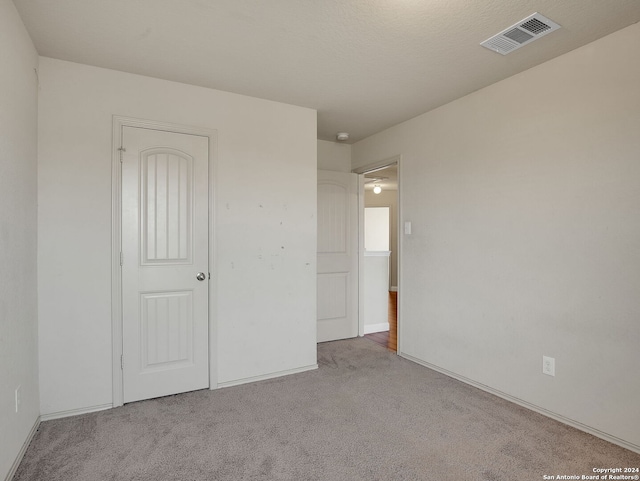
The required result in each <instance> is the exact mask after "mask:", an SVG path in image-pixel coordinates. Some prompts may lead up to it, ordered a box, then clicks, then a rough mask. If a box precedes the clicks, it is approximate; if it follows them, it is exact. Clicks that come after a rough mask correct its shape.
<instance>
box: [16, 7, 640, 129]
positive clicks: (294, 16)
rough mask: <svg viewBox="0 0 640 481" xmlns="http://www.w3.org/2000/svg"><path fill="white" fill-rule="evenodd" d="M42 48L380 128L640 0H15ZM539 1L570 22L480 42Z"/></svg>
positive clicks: (533, 59) (536, 59) (622, 14)
mask: <svg viewBox="0 0 640 481" xmlns="http://www.w3.org/2000/svg"><path fill="white" fill-rule="evenodd" d="M14 3H15V4H16V7H17V8H18V11H19V12H20V15H21V16H22V19H23V21H24V23H25V25H26V27H27V29H28V31H29V33H30V34H31V37H32V38H33V41H34V43H35V46H36V48H37V50H38V52H39V53H40V55H43V56H47V57H53V58H58V59H63V60H69V61H73V62H79V63H84V64H89V65H95V66H99V67H105V68H111V69H116V70H121V71H125V72H132V73H137V74H142V75H148V76H152V77H158V78H163V79H168V80H174V81H178V82H184V83H189V84H193V85H200V86H204V87H210V88H215V89H219V90H226V91H229V92H236V93H239V94H244V95H250V96H255V97H260V98H264V99H270V100H276V101H279V102H285V103H290V104H294V105H300V106H304V107H311V108H314V109H317V110H318V138H320V139H324V140H335V134H336V132H338V131H346V132H349V133H350V134H351V139H350V141H349V142H354V141H357V140H360V139H362V138H364V137H367V136H369V135H372V134H374V133H376V132H379V131H381V130H383V129H385V128H387V127H390V126H392V125H394V124H397V123H399V122H402V121H404V120H407V119H410V118H412V117H415V116H416V115H419V114H421V113H424V112H426V111H428V110H431V109H433V108H435V107H438V106H440V105H443V104H445V103H447V102H450V101H451V100H454V99H456V98H459V97H462V96H464V95H466V94H468V93H471V92H473V91H475V90H478V89H480V88H482V87H485V86H487V85H490V84H492V83H494V82H496V81H499V80H501V79H504V78H506V77H509V76H511V75H514V74H516V73H518V72H521V71H523V70H525V69H527V68H530V67H533V66H535V65H537V64H539V63H542V62H544V61H546V60H549V59H551V58H553V57H556V56H558V55H561V54H563V53H565V52H568V51H570V50H573V49H575V48H577V47H579V46H581V45H584V44H586V43H589V42H591V41H593V40H596V39H598V38H600V37H602V36H604V35H607V34H609V33H612V32H614V31H616V30H619V29H621V28H623V27H626V26H628V25H631V24H633V23H635V22H638V21H640V0H608V1H607V0H537V1H534V0H518V1H514V0H475V1H470V0H55V1H51V0H15V2H14ZM534 12H540V13H541V14H543V15H545V16H547V17H548V18H550V19H551V20H553V21H555V22H557V23H559V24H560V25H561V26H562V29H560V30H558V31H557V32H554V33H551V34H549V35H547V36H546V37H544V38H541V39H540V40H538V41H536V42H534V43H532V44H531V45H528V46H525V47H523V48H521V49H519V50H517V51H515V52H513V53H511V54H509V55H507V56H502V55H499V54H497V53H494V52H491V51H490V50H487V49H485V48H483V47H481V46H480V45H479V43H480V42H481V41H483V40H485V39H487V38H488V37H490V36H492V35H493V34H495V33H498V32H499V31H501V30H503V29H505V28H507V27H509V26H510V25H512V24H514V23H516V22H518V21H520V20H521V19H523V18H524V17H526V16H528V15H530V14H532V13H534Z"/></svg>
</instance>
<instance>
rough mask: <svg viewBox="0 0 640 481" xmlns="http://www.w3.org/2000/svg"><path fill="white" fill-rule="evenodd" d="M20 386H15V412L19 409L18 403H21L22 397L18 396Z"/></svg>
mask: <svg viewBox="0 0 640 481" xmlns="http://www.w3.org/2000/svg"><path fill="white" fill-rule="evenodd" d="M20 387H21V386H18V387H17V388H16V412H19V411H20V403H22V399H21V398H20Z"/></svg>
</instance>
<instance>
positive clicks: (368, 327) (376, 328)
mask: <svg viewBox="0 0 640 481" xmlns="http://www.w3.org/2000/svg"><path fill="white" fill-rule="evenodd" d="M388 330H389V323H388V322H381V323H380V324H365V325H364V333H365V334H372V333H374V332H383V331H388Z"/></svg>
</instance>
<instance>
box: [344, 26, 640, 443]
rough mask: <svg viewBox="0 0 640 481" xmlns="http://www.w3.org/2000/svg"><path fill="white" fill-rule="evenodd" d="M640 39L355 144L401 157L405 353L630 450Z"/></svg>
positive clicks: (638, 299) (639, 298)
mask: <svg viewBox="0 0 640 481" xmlns="http://www.w3.org/2000/svg"><path fill="white" fill-rule="evenodd" d="M638 45H640V24H636V25H633V26H631V27H628V28H626V29H624V30H621V31H619V32H617V33H614V34H612V35H610V36H608V37H605V38H603V39H601V40H599V41H597V42H594V43H592V44H590V45H587V46H585V47H583V48H580V49H578V50H575V51H573V52H570V53H568V54H566V55H564V56H561V57H559V58H557V59H555V60H552V61H550V62H547V63H545V64H542V65H540V66H538V67H536V68H533V69H531V70H529V71H526V72H524V73H522V74H520V75H516V76H514V77H511V78H509V79H507V80H505V81H503V82H500V83H498V84H495V85H493V86H490V87H488V88H485V89H483V90H480V91H478V92H475V93H473V94H471V95H469V96H467V97H464V98H462V99H459V100H457V101H455V102H452V103H450V104H448V105H445V106H443V107H441V108H439V109H436V110H434V111H431V112H429V113H426V114H424V115H421V116H419V117H417V118H415V119H412V120H410V121H407V122H405V123H403V124H400V125H397V126H395V127H393V128H391V129H388V130H386V131H384V132H381V133H379V134H377V135H374V136H372V137H370V138H368V139H365V140H363V141H361V142H359V143H356V144H355V145H354V146H353V148H352V154H353V166H354V167H359V166H361V165H363V164H365V163H370V162H372V161H374V160H376V159H380V160H382V159H385V158H389V157H392V156H395V155H398V154H401V155H402V171H401V176H402V179H401V183H402V189H403V217H404V219H401V222H402V221H404V220H408V221H412V222H413V234H411V235H409V236H405V238H404V240H403V259H402V260H403V265H402V269H401V275H402V279H401V283H402V298H401V299H402V300H401V302H402V304H401V306H399V309H401V312H402V319H401V322H402V325H401V336H402V339H401V343H402V348H403V353H404V354H405V355H409V356H413V357H415V358H417V359H419V360H421V361H423V362H426V363H429V364H431V365H433V366H436V367H438V368H441V369H445V370H448V371H450V372H452V373H455V374H456V375H458V376H462V377H465V378H467V379H470V380H472V381H474V382H476V383H481V384H483V385H485V386H488V387H490V388H492V389H494V390H497V391H500V392H503V393H506V394H508V395H510V396H513V397H515V398H518V399H520V400H524V401H526V402H528V403H531V404H533V405H535V406H537V407H539V408H542V409H546V410H548V411H550V412H552V413H555V414H557V415H559V416H562V417H564V418H565V419H569V420H573V421H576V422H578V423H582V424H583V425H586V426H588V427H589V428H591V429H593V430H597V431H599V432H600V433H601V434H602V433H605V435H609V436H612V437H615V438H617V440H618V442H621V443H623V444H624V443H625V442H626V443H627V445H628V446H631V447H633V448H634V449H640V403H639V402H638V399H640V383H639V382H638V366H640V349H638V340H639V339H640V322H639V319H640V215H639V211H638V206H639V205H640V182H639V179H640V160H639V159H640V134H639V133H640V88H639V86H640V56H639V55H638ZM505 61H506V60H505ZM543 354H544V355H547V356H552V357H555V358H556V376H555V377H550V376H546V375H543V374H542V372H541V371H542V368H541V366H542V362H541V360H542V355H543Z"/></svg>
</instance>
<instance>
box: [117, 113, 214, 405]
mask: <svg viewBox="0 0 640 481" xmlns="http://www.w3.org/2000/svg"><path fill="white" fill-rule="evenodd" d="M124 127H137V128H144V129H150V130H161V131H164V132H174V133H178V134H190V135H198V136H202V137H207V138H208V139H209V159H208V161H209V199H208V207H209V273H211V272H214V275H213V276H211V280H210V282H209V389H216V388H217V387H218V370H217V367H218V366H217V364H218V362H217V361H218V359H217V356H216V353H217V349H216V347H217V329H216V327H217V322H216V321H217V319H216V310H215V308H214V307H215V306H216V305H217V304H216V293H217V276H216V275H215V270H214V268H215V266H216V265H217V258H216V252H217V249H216V237H215V235H214V226H215V207H216V202H215V198H216V192H217V191H216V189H215V179H216V178H217V176H216V168H217V150H218V149H217V147H218V131H217V130H214V129H207V128H203V127H193V126H189V125H181V124H174V123H169V122H157V121H153V120H144V119H138V118H133V117H123V116H120V115H114V116H113V121H112V147H111V343H112V374H113V376H112V393H113V398H112V404H113V407H118V406H122V405H123V404H124V389H123V373H122V365H121V359H122V357H121V356H122V342H123V333H122V267H121V265H120V253H121V251H122V164H121V162H120V148H121V146H122V131H123V128H124Z"/></svg>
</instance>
